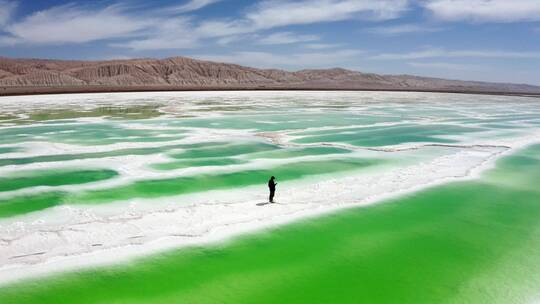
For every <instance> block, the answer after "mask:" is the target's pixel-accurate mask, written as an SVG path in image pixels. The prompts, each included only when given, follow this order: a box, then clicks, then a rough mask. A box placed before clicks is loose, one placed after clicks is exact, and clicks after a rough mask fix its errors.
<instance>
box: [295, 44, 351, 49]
mask: <svg viewBox="0 0 540 304" xmlns="http://www.w3.org/2000/svg"><path fill="white" fill-rule="evenodd" d="M341 46H343V45H342V44H339V43H308V44H304V47H305V48H308V49H312V50H324V49H333V48H337V47H341Z"/></svg>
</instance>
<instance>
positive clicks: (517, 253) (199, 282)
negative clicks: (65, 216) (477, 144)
mask: <svg viewBox="0 0 540 304" xmlns="http://www.w3.org/2000/svg"><path fill="white" fill-rule="evenodd" d="M538 149H540V148H539V146H536V147H533V148H531V149H529V150H525V151H524V152H522V153H518V154H517V155H516V156H515V157H517V158H515V157H510V158H505V159H503V160H502V161H500V162H498V165H497V168H496V169H495V170H492V171H490V172H488V173H487V175H486V176H485V178H482V179H481V180H478V181H473V182H471V181H468V182H456V183H452V184H447V185H444V186H438V187H434V188H431V189H428V190H424V191H421V192H417V193H415V194H411V195H408V196H406V197H402V198H398V199H394V200H391V201H388V202H386V203H384V204H378V205H372V206H370V207H365V208H357V209H349V210H346V211H342V212H338V213H335V214H332V215H330V216H324V217H320V218H317V219H310V220H305V221H302V222H298V223H295V224H290V225H287V226H282V227H279V228H274V229H272V230H269V231H267V232H262V233H256V234H253V235H250V236H245V237H241V238H237V239H236V240H234V241H230V242H226V243H224V244H218V245H210V246H201V247H192V248H187V249H180V250H175V251H171V252H168V253H166V254H161V255H155V256H152V257H148V258H144V259H139V260H136V261H133V262H129V263H124V264H121V265H117V266H109V267H102V268H96V269H91V270H85V271H79V272H70V273H66V274H60V275H54V276H50V277H46V278H43V279H35V280H31V281H24V282H20V283H16V284H12V285H9V286H4V287H0V302H2V303H7V304H12V303H21V304H30V303H40V304H42V303H263V304H264V303H272V304H274V303H391V304H395V303H415V304H418V303H429V304H432V303H475V304H483V303H485V304H498V303H501V304H502V303H505V304H506V303H515V302H516V301H517V302H519V303H529V302H530V301H531V300H534V299H535V298H534V297H535V296H537V293H538V291H539V290H540V278H539V276H540V263H539V262H540V256H539V255H540V235H539V231H540V230H539V228H540V189H538V187H537V188H536V189H529V190H516V189H515V188H514V185H513V183H509V184H508V183H507V182H508V181H509V179H507V178H506V177H505V175H504V174H503V173H506V172H512V173H515V174H516V175H520V174H521V175H520V179H527V178H530V179H533V180H536V182H537V183H538V182H540V180H538V179H537V178H538V176H537V175H530V174H531V173H532V172H533V171H532V170H527V171H521V170H520V168H523V166H529V167H532V168H535V169H536V171H537V172H538V171H540V160H538V158H537V157H536V156H537V154H536V153H537V151H538ZM531 153H532V156H531V155H530V154H531ZM261 208H271V206H265V207H261ZM531 254H532V256H531ZM509 258H511V259H509ZM97 291H98V292H97Z"/></svg>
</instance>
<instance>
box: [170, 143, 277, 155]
mask: <svg viewBox="0 0 540 304" xmlns="http://www.w3.org/2000/svg"><path fill="white" fill-rule="evenodd" d="M275 149H279V147H278V146H275V145H271V144H266V143H259V142H254V143H245V144H230V145H223V146H217V147H201V148H195V149H190V150H186V151H184V152H181V153H176V154H171V155H170V156H171V157H173V158H179V159H193V158H208V157H228V156H236V155H242V154H248V153H254V152H261V151H269V150H275Z"/></svg>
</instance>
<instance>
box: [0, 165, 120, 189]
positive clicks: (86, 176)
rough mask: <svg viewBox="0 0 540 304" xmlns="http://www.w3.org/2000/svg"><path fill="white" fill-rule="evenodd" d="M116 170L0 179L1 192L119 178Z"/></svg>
mask: <svg viewBox="0 0 540 304" xmlns="http://www.w3.org/2000/svg"><path fill="white" fill-rule="evenodd" d="M117 175H118V173H117V172H116V171H114V170H106V169H104V170H78V171H73V170H39V171H31V172H24V173H20V172H19V173H16V174H12V175H11V176H10V177H0V192H4V191H13V190H18V189H23V188H29V187H36V186H61V185H77V184H84V183H91V182H97V181H102V180H106V179H110V178H113V177H115V176H117Z"/></svg>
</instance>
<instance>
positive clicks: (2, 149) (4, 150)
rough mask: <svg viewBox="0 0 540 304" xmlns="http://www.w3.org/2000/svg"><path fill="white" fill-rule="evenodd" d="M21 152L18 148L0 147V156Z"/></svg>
mask: <svg viewBox="0 0 540 304" xmlns="http://www.w3.org/2000/svg"><path fill="white" fill-rule="evenodd" d="M22 150H23V149H22V148H19V147H0V154H6V153H13V152H20V151H22Z"/></svg>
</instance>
